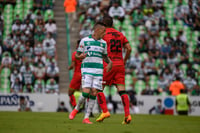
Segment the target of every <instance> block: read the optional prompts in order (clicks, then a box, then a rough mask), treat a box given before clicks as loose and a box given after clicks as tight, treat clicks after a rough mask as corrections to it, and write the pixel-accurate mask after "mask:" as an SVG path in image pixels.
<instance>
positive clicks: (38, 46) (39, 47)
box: [34, 42, 44, 56]
mask: <svg viewBox="0 0 200 133" xmlns="http://www.w3.org/2000/svg"><path fill="white" fill-rule="evenodd" d="M43 52H44V51H43V47H42V44H41V43H40V42H38V43H37V44H35V46H34V55H35V56H39V55H42V54H43Z"/></svg>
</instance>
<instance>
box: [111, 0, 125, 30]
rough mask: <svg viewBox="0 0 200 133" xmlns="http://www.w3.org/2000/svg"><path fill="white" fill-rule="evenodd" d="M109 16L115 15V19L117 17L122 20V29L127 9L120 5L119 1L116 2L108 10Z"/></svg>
mask: <svg viewBox="0 0 200 133" xmlns="http://www.w3.org/2000/svg"><path fill="white" fill-rule="evenodd" d="M108 14H109V16H111V17H113V18H114V19H117V20H119V21H120V22H121V25H120V27H119V29H120V30H121V28H122V25H123V22H124V19H125V11H124V9H123V8H122V7H121V6H120V5H119V3H118V2H114V3H113V5H112V6H111V7H110V9H109V11H108Z"/></svg>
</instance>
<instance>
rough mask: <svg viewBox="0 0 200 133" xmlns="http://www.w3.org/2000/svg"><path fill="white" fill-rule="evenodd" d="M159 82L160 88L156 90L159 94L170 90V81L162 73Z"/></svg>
mask: <svg viewBox="0 0 200 133" xmlns="http://www.w3.org/2000/svg"><path fill="white" fill-rule="evenodd" d="M157 84H158V88H157V90H156V93H157V94H160V93H162V92H168V87H169V82H168V81H167V80H165V79H164V78H163V76H162V75H160V76H159V78H158V81H157Z"/></svg>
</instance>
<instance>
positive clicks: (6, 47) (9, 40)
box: [3, 33, 15, 53]
mask: <svg viewBox="0 0 200 133" xmlns="http://www.w3.org/2000/svg"><path fill="white" fill-rule="evenodd" d="M14 45H15V42H14V40H13V34H12V33H11V34H9V35H8V36H7V37H6V38H5V40H4V42H3V51H9V52H10V53H12V52H13V46H14Z"/></svg>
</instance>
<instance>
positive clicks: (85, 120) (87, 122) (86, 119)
mask: <svg viewBox="0 0 200 133" xmlns="http://www.w3.org/2000/svg"><path fill="white" fill-rule="evenodd" d="M83 123H84V124H92V122H91V121H90V120H89V118H85V119H83Z"/></svg>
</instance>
